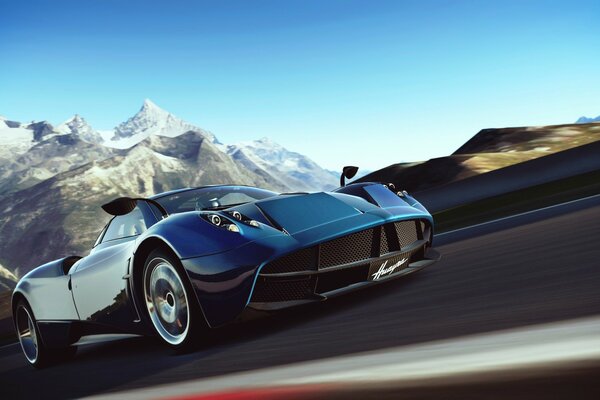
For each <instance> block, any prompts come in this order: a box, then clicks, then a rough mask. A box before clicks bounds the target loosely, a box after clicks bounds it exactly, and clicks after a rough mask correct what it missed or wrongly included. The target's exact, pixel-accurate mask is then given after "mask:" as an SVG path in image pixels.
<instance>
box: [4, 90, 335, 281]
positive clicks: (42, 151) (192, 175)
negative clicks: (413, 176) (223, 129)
mask: <svg viewBox="0 0 600 400" xmlns="http://www.w3.org/2000/svg"><path fill="white" fill-rule="evenodd" d="M222 183H236V184H245V185H253V186H259V187H264V188H267V189H273V190H277V191H281V192H294V191H320V190H327V189H331V188H333V187H336V186H337V185H336V184H337V177H336V176H335V174H332V173H331V172H329V171H326V170H324V169H323V168H321V167H320V166H319V165H317V164H316V163H315V162H313V161H312V160H310V159H309V158H308V157H306V156H303V155H301V154H299V153H295V152H292V151H289V150H287V149H285V148H284V147H282V146H281V145H279V144H277V143H275V142H273V141H271V140H269V139H267V138H263V139H259V140H256V141H252V142H245V143H240V144H233V145H225V144H222V143H221V142H219V141H218V140H217V138H216V137H215V135H214V134H212V133H211V132H209V131H206V130H204V129H202V128H199V127H196V126H194V125H192V124H189V123H187V122H185V121H183V120H181V119H179V118H178V117H176V116H174V115H173V114H171V113H169V112H167V111H165V110H163V109H161V108H160V107H158V106H156V105H155V104H154V103H152V102H151V101H150V100H146V101H144V104H143V105H142V107H141V109H140V110H139V112H138V113H136V114H135V115H134V116H133V117H132V118H130V119H128V120H127V121H125V122H123V123H122V124H119V125H118V126H117V127H116V128H115V129H113V130H110V131H97V130H95V129H94V128H93V127H91V126H90V125H89V124H88V123H87V122H86V121H85V119H84V118H83V117H81V116H79V115H75V116H74V117H72V118H70V119H69V120H67V121H65V122H64V123H62V124H60V125H58V126H56V127H54V126H53V125H52V124H50V123H49V122H47V121H41V122H32V123H20V122H16V121H11V120H8V119H6V118H3V117H0V221H1V224H0V237H2V239H3V240H2V241H0V265H1V266H2V268H1V269H0V278H1V279H2V281H1V282H0V283H1V284H2V285H3V287H6V286H7V285H8V283H9V282H10V281H11V280H14V278H17V277H20V276H23V274H25V273H26V272H28V271H29V270H31V269H32V268H33V267H35V266H37V265H39V264H41V263H43V262H46V261H49V260H52V259H56V258H59V257H61V256H65V255H69V254H81V255H84V254H86V253H87V251H88V250H89V248H90V247H91V245H92V243H93V241H94V239H95V238H96V235H97V234H98V232H99V231H100V229H101V228H102V226H103V224H104V223H105V222H106V221H107V220H108V218H109V216H108V215H107V214H105V213H104V212H103V211H102V210H101V209H100V207H99V205H100V204H103V203H104V202H106V201H109V200H110V199H112V198H115V197H118V196H124V195H128V196H142V197H144V196H149V195H152V194H154V193H158V192H162V191H166V190H171V189H175V188H180V187H193V186H201V185H209V184H222ZM17 249H18V250H17ZM0 289H1V288H0Z"/></svg>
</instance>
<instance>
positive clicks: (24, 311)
mask: <svg viewBox="0 0 600 400" xmlns="http://www.w3.org/2000/svg"><path fill="white" fill-rule="evenodd" d="M14 319H15V327H16V328H17V335H18V337H19V343H20V344H21V349H22V350H23V354H24V355H25V358H27V361H29V363H30V364H31V365H33V366H34V367H36V368H43V367H46V366H49V365H51V364H54V363H56V362H59V361H63V360H66V359H69V358H71V357H73V356H74V355H75V353H76V352H77V347H75V346H69V347H65V348H56V349H55V348H48V347H47V346H46V345H45V344H44V342H43V340H42V338H41V335H40V332H39V328H38V326H37V321H36V320H35V316H34V315H33V311H32V310H31V308H30V307H29V305H28V304H27V302H25V301H24V300H22V299H21V300H19V301H18V303H17V306H16V307H15V314H14Z"/></svg>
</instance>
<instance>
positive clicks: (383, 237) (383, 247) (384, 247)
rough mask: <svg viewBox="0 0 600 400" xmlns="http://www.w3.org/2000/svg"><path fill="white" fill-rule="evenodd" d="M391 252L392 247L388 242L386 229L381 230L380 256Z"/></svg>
mask: <svg viewBox="0 0 600 400" xmlns="http://www.w3.org/2000/svg"><path fill="white" fill-rule="evenodd" d="M389 252H390V247H389V244H388V240H387V235H386V233H385V229H383V227H382V229H381V244H380V245H379V254H387V253H389Z"/></svg>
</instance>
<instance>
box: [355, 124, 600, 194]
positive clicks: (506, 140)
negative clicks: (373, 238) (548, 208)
mask: <svg viewBox="0 0 600 400" xmlns="http://www.w3.org/2000/svg"><path fill="white" fill-rule="evenodd" d="M598 140H600V123H590V124H567V125H551V126H537V127H518V128H501V129H483V130H481V131H480V132H479V133H477V134H476V135H475V136H473V138H471V139H470V140H469V141H467V142H466V143H465V144H463V145H462V146H461V147H460V148H459V149H458V150H456V151H455V152H454V153H452V155H450V156H447V157H440V158H434V159H431V160H428V161H425V162H420V163H399V164H393V165H390V166H388V167H385V168H382V169H380V170H378V171H375V172H372V173H370V174H368V175H366V176H364V177H362V178H360V179H359V180H358V181H359V182H368V181H379V182H392V183H394V185H396V187H398V188H402V189H406V190H409V191H419V190H424V189H428V188H431V187H434V186H439V185H443V184H446V183H450V182H454V181H457V180H461V179H464V178H468V177H471V176H475V175H479V174H483V173H486V172H490V171H494V170H497V169H500V168H504V167H508V166H510V165H514V164H518V163H521V162H524V161H527V160H532V159H535V158H538V157H543V156H546V155H549V154H553V153H556V152H559V151H562V150H566V149H569V148H573V147H577V146H581V145H584V144H587V143H591V142H595V141H598Z"/></svg>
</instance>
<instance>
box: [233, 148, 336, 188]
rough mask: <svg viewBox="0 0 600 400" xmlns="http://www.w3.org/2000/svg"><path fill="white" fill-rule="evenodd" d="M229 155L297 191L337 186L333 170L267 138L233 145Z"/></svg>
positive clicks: (249, 167)
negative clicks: (326, 168)
mask: <svg viewBox="0 0 600 400" xmlns="http://www.w3.org/2000/svg"><path fill="white" fill-rule="evenodd" d="M227 154H229V155H230V156H231V157H232V158H233V159H234V160H236V161H238V162H240V163H241V164H242V165H244V166H245V167H246V168H248V169H250V170H252V171H254V172H257V173H261V174H268V175H271V176H273V177H274V178H275V179H276V180H278V181H279V182H281V183H283V184H284V185H285V186H288V187H290V188H293V189H294V190H300V191H320V190H327V189H332V188H335V187H337V184H336V178H335V177H334V176H332V175H331V173H330V172H329V171H327V170H325V169H323V168H321V167H320V166H319V165H317V164H316V163H315V162H314V161H312V160H311V159H310V158H308V157H306V156H303V155H302V154H299V153H296V152H293V151H289V150H287V149H286V148H284V147H283V146H281V145H279V144H277V143H275V142H273V141H272V140H270V139H269V138H266V137H265V138H262V139H259V140H254V141H251V142H241V143H238V144H235V145H229V146H227Z"/></svg>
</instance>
